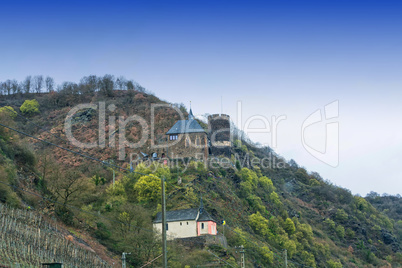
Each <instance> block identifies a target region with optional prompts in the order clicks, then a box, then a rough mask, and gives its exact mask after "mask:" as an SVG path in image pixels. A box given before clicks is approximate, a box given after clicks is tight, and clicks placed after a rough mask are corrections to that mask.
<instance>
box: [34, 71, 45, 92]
mask: <svg viewBox="0 0 402 268" xmlns="http://www.w3.org/2000/svg"><path fill="white" fill-rule="evenodd" d="M33 86H34V88H35V91H36V93H40V91H41V89H42V87H43V75H36V76H35V77H34V79H33Z"/></svg>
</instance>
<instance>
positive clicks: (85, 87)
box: [80, 75, 99, 94]
mask: <svg viewBox="0 0 402 268" xmlns="http://www.w3.org/2000/svg"><path fill="white" fill-rule="evenodd" d="M98 85H99V79H98V78H97V77H96V75H89V76H84V77H83V78H82V79H81V81H80V86H81V87H82V90H81V91H82V93H84V94H86V93H94V92H95V91H97V89H98Z"/></svg>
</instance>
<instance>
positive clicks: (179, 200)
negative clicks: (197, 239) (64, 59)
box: [0, 75, 402, 268]
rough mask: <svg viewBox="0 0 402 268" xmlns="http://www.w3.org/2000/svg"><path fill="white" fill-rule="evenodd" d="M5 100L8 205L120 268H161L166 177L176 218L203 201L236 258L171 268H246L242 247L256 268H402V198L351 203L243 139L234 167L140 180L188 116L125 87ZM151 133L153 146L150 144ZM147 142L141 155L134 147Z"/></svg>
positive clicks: (200, 255)
mask: <svg viewBox="0 0 402 268" xmlns="http://www.w3.org/2000/svg"><path fill="white" fill-rule="evenodd" d="M0 94H2V95H1V96H0V124H1V125H0V202H3V203H6V204H7V205H8V207H14V208H19V209H23V210H28V209H29V210H31V211H34V213H37V214H38V215H43V217H44V218H55V219H57V220H58V221H59V223H60V224H62V225H64V226H65V228H66V229H68V230H69V231H70V232H71V233H72V234H73V235H74V237H76V238H80V239H81V240H82V242H83V243H84V244H85V243H86V242H85V240H87V239H96V240H98V241H99V242H100V243H102V244H103V245H104V246H105V247H106V249H105V252H104V255H105V256H110V257H111V258H108V260H107V261H109V262H110V263H109V264H110V265H113V262H112V261H110V259H114V260H116V261H115V264H114V267H118V266H117V265H121V264H120V263H119V261H118V260H120V258H121V254H122V253H123V252H131V255H127V262H128V265H129V266H130V267H141V266H143V265H145V264H146V263H147V262H149V261H152V263H151V264H149V265H148V266H147V267H160V266H161V259H160V258H158V257H159V256H160V254H161V242H160V236H159V234H158V233H157V232H155V230H153V227H152V220H153V219H154V217H155V215H156V213H157V212H158V211H160V209H161V207H160V192H161V191H160V189H161V183H160V180H159V179H158V178H155V176H157V177H162V176H164V177H166V180H167V183H166V188H167V189H166V191H167V197H168V198H167V206H168V207H167V209H168V210H174V209H184V208H197V207H198V206H199V202H200V196H201V195H202V198H203V202H204V208H205V210H206V211H207V212H208V213H209V214H211V215H212V217H213V218H214V219H215V220H216V221H217V222H218V232H219V234H223V233H224V235H225V237H226V238H227V242H228V247H227V248H224V247H222V246H221V245H210V246H209V247H203V246H201V245H197V244H196V245H193V246H188V245H186V244H183V243H181V242H180V241H177V240H175V241H172V242H169V243H168V250H169V254H168V261H169V267H183V268H184V267H197V265H198V266H199V267H200V266H201V267H203V266H212V267H213V266H215V267H222V266H227V267H239V262H240V254H239V252H238V251H239V250H238V249H236V247H237V246H240V245H243V246H244V247H245V249H246V250H245V252H246V253H245V257H246V267H284V250H285V249H286V251H287V258H288V267H401V264H402V251H401V250H402V247H401V241H402V221H401V218H400V215H401V213H400V207H401V206H400V204H401V197H400V196H384V197H381V196H379V195H376V194H370V195H368V196H367V197H365V198H363V197H360V196H355V195H352V194H351V192H350V191H349V190H347V189H344V188H341V187H338V186H336V185H333V184H332V183H331V182H329V181H327V180H325V178H321V176H320V175H319V174H317V173H315V172H311V171H309V170H308V169H306V168H304V167H300V166H298V164H297V163H296V161H293V160H292V161H288V160H286V159H284V158H283V157H281V156H279V155H277V154H276V153H275V152H274V151H272V150H271V149H270V148H257V147H255V146H254V145H253V144H252V143H251V142H250V141H249V140H247V139H246V138H244V136H243V135H234V141H233V148H232V156H231V157H230V159H229V161H230V162H231V163H230V164H229V165H216V164H215V165H205V163H203V162H197V161H195V160H194V159H185V160H183V161H178V162H177V161H176V162H175V161H172V162H169V165H168V166H165V165H161V164H159V162H154V163H152V164H151V163H148V162H146V163H144V164H141V165H138V166H136V167H135V168H133V169H134V170H133V171H134V172H132V171H130V169H131V166H130V164H129V163H130V158H129V156H130V155H131V156H132V155H134V154H135V155H139V154H140V152H145V153H147V154H149V153H151V152H152V144H153V143H154V144H156V145H163V143H164V133H166V131H167V130H168V129H169V128H170V127H171V126H172V125H173V124H174V123H175V122H176V121H177V120H178V119H180V117H179V115H178V111H181V112H182V113H183V114H184V115H187V111H186V108H185V106H184V105H182V104H170V103H168V102H166V101H162V100H160V99H159V98H157V97H156V96H155V95H153V94H152V93H150V92H148V91H147V90H145V89H144V88H143V87H141V86H140V85H139V84H137V83H135V82H133V81H131V80H126V79H125V78H123V77H118V78H116V77H114V76H111V75H105V76H103V77H96V76H87V77H84V78H83V79H82V80H81V81H80V82H79V83H73V82H64V83H62V84H60V85H56V84H55V83H54V81H53V79H51V78H44V77H40V76H36V77H27V78H26V79H25V80H24V81H21V82H18V81H15V80H7V81H5V82H2V83H0ZM183 101H185V100H183ZM80 104H81V105H83V106H81V108H82V109H79V110H76V112H75V113H74V114H73V115H72V114H70V115H69V112H70V111H73V109H75V108H77V105H80ZM155 104H158V105H160V106H158V108H155V110H152V107H155ZM102 111H103V112H104V116H102V115H101V112H102ZM213 112H214V111H211V113H213ZM132 115H136V116H138V117H141V118H143V119H144V122H145V123H144V122H140V121H136V122H131V123H128V124H127V125H126V127H125V128H124V129H123V128H122V127H121V125H119V124H118V123H116V122H117V121H118V119H119V118H121V119H122V120H125V119H126V118H128V117H130V116H132ZM151 118H153V119H154V124H152V123H151ZM66 122H69V124H70V126H71V128H70V131H71V133H70V134H71V135H72V136H73V137H74V138H75V140H76V142H75V143H73V142H72V139H71V135H70V134H69V133H67V132H66V125H65V124H66ZM200 123H201V125H203V126H205V124H203V122H200ZM100 126H102V127H103V126H105V131H104V132H103V131H102V130H100ZM152 128H153V129H152ZM151 129H152V131H154V136H151V135H148V136H146V138H145V140H142V139H143V135H142V134H143V133H144V131H145V130H147V131H149V133H151ZM103 134H104V135H103ZM235 134H236V133H235ZM240 137H242V138H240ZM123 138H124V139H123ZM77 142H78V143H77ZM138 142H142V143H141V144H142V145H141V147H140V148H128V147H125V145H127V144H128V143H132V144H133V143H138ZM80 143H81V145H82V144H87V145H89V144H95V145H94V146H87V147H88V148H83V147H82V146H81V147H77V145H79V144H80ZM123 145H124V146H123ZM122 148H123V149H124V150H123V153H122V151H121V149H122ZM217 159H218V160H219V159H221V157H219V156H217ZM263 160H264V161H265V162H264V161H263ZM261 163H264V164H261ZM148 164H149V165H148ZM368 168H369V167H368ZM151 174H152V175H151ZM375 190H376V189H373V191H375ZM223 220H224V221H225V222H226V225H224V226H223V225H221V222H222V221H223ZM0 235H6V234H0ZM88 235H90V236H91V237H89V236H88ZM1 246H2V245H1V242H0V265H5V263H2V261H3V260H4V259H5V257H4V256H2V255H1V254H3V252H4V251H2V250H1Z"/></svg>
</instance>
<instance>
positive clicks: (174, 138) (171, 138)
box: [169, 135, 177, 141]
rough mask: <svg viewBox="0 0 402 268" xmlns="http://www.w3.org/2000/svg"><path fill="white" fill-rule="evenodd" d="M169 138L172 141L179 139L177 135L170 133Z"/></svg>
mask: <svg viewBox="0 0 402 268" xmlns="http://www.w3.org/2000/svg"><path fill="white" fill-rule="evenodd" d="M169 140H171V141H175V140H177V135H170V136H169Z"/></svg>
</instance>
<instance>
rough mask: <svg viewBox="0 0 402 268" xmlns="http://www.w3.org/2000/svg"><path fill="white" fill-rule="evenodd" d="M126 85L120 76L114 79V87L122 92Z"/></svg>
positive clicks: (125, 81)
mask: <svg viewBox="0 0 402 268" xmlns="http://www.w3.org/2000/svg"><path fill="white" fill-rule="evenodd" d="M126 85H127V80H126V78H124V76H120V77H118V78H117V79H116V86H117V88H118V89H119V90H124V89H126Z"/></svg>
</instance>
